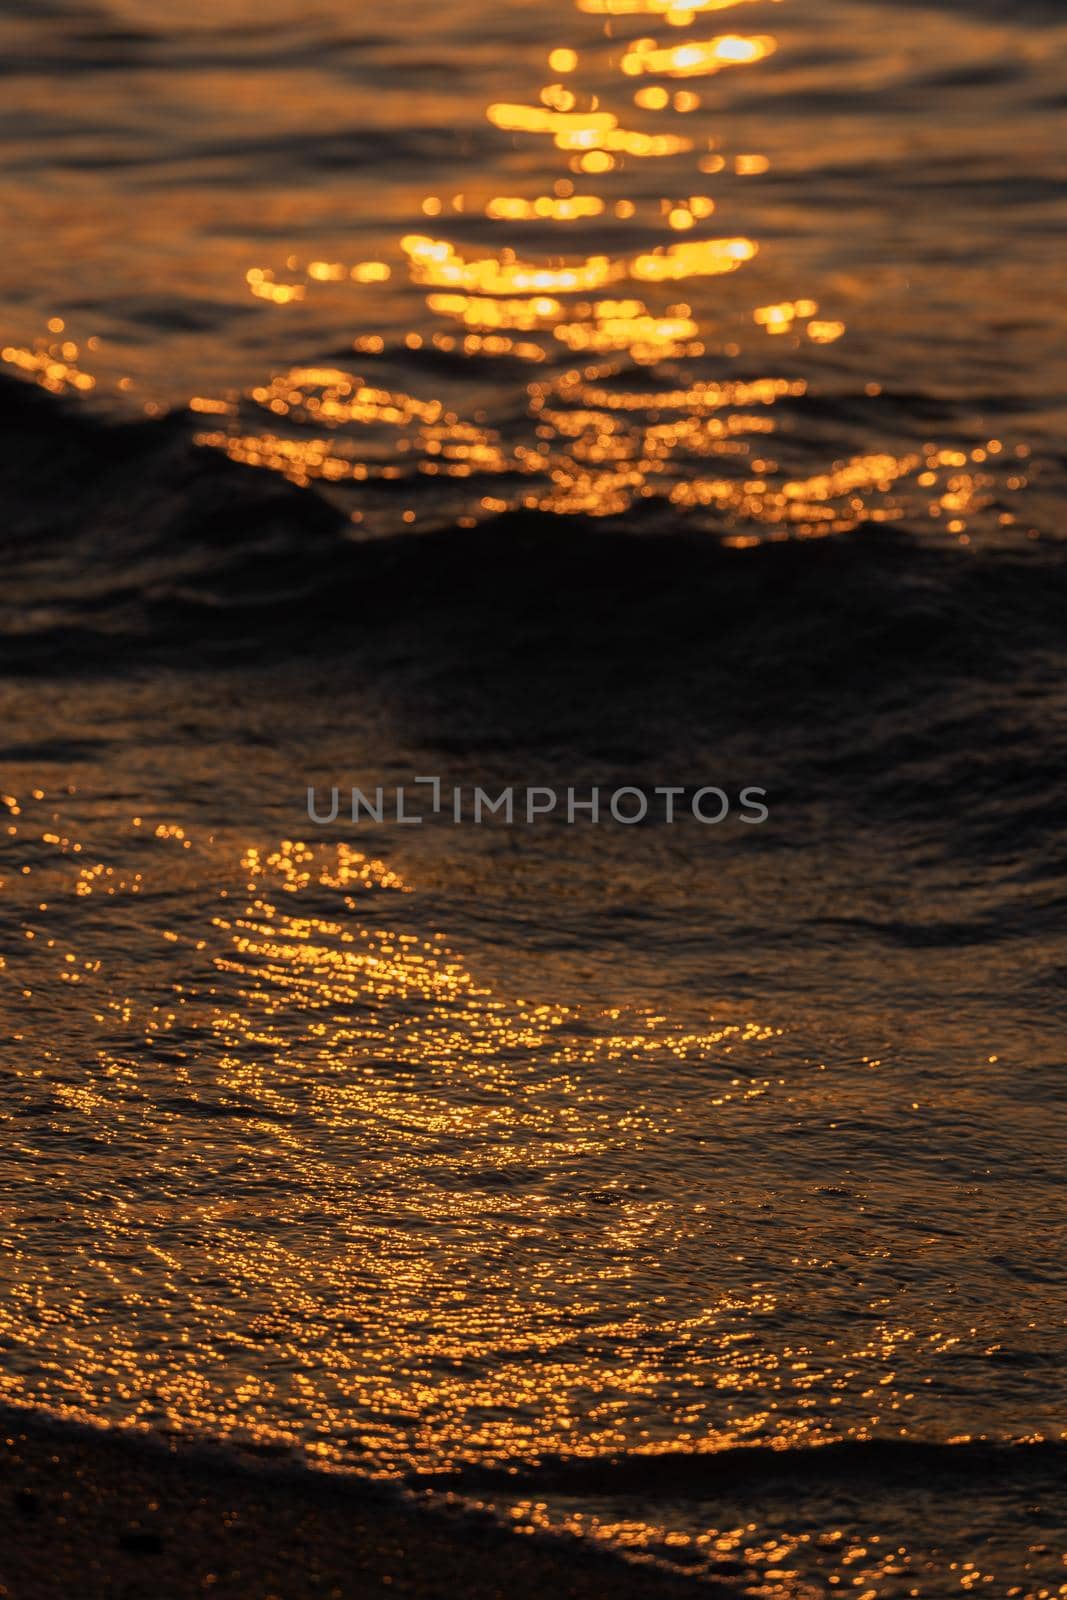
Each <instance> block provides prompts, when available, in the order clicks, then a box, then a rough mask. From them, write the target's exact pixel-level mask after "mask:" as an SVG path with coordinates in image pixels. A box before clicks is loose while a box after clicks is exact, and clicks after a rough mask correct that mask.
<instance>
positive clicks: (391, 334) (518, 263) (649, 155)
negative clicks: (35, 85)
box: [0, 0, 1029, 549]
mask: <svg viewBox="0 0 1067 1600" xmlns="http://www.w3.org/2000/svg"><path fill="white" fill-rule="evenodd" d="M771 3H772V0H579V4H578V10H579V11H580V12H583V13H586V14H588V15H591V16H599V17H603V18H604V19H605V21H604V24H603V27H604V37H603V38H602V39H601V40H599V41H594V42H591V43H589V44H586V45H583V47H582V48H580V49H579V48H576V47H575V46H574V45H573V44H572V43H570V42H569V41H567V40H561V41H560V42H559V43H558V44H556V45H553V46H550V47H548V48H547V49H545V50H544V51H543V54H541V56H540V60H541V62H542V67H541V70H542V71H544V69H545V67H547V70H548V73H549V74H551V76H550V78H549V81H547V82H545V83H542V84H540V85H538V84H537V83H530V84H529V87H528V89H527V90H526V94H525V96H524V97H521V98H494V99H491V100H490V101H489V103H488V104H487V105H485V106H484V118H485V121H486V123H487V125H488V128H489V129H490V130H492V135H493V138H494V141H495V143H494V149H495V150H496V151H497V152H498V154H497V157H496V158H495V159H496V165H495V166H494V167H493V168H492V169H491V170H490V171H489V172H488V173H487V174H486V177H485V180H484V184H483V185H482V187H480V188H479V187H478V186H477V185H476V184H472V185H471V188H470V192H466V191H464V190H459V191H458V192H454V193H451V192H449V191H448V190H447V189H442V191H441V192H440V193H437V194H429V195H427V194H423V195H422V196H421V198H416V199H413V200H412V202H411V205H410V207H409V220H408V224H407V226H406V227H402V228H398V229H397V230H396V232H395V233H393V234H392V236H391V240H390V241H389V242H387V241H386V240H384V239H383V240H382V242H381V245H380V248H378V249H376V250H375V252H374V253H373V254H368V255H365V256H364V255H361V256H359V257H358V258H357V259H351V258H349V257H346V256H343V255H340V254H335V253H332V252H331V253H327V252H325V251H322V252H321V253H319V254H310V253H309V254H307V255H303V254H297V253H290V254H283V255H282V256H281V257H280V258H279V259H277V260H274V261H270V260H262V259H261V261H260V262H259V263H257V264H255V265H250V266H248V267H247V268H246V269H245V281H244V285H243V289H244V291H245V292H246V293H247V295H248V296H249V297H250V299H251V300H252V301H253V302H254V303H255V305H256V307H257V309H258V311H259V312H260V313H262V314H264V315H267V316H270V317H273V316H277V317H279V319H281V318H285V319H302V318H305V319H312V320H311V321H310V322H307V323H304V322H300V323H299V326H308V327H309V328H312V329H313V328H314V327H315V325H316V324H315V323H314V320H313V319H314V318H315V317H316V316H318V315H319V314H320V308H322V307H324V306H325V305H326V303H327V302H326V299H325V297H327V296H330V297H333V298H334V299H343V301H344V304H345V305H348V304H349V302H351V315H352V318H353V319H354V322H355V328H354V331H353V333H352V334H351V335H350V336H349V340H348V343H349V347H350V358H348V359H346V357H345V356H344V354H343V352H342V351H341V350H339V349H338V348H336V346H334V347H332V348H331V352H330V355H329V357H328V358H327V359H326V360H324V361H318V360H313V361H309V362H294V363H282V364H280V365H279V368H278V370H277V371H275V372H273V373H272V374H271V375H270V376H268V377H266V378H265V379H264V380H262V381H259V382H256V383H253V384H251V385H250V386H248V387H247V388H246V389H245V390H244V392H243V393H240V392H236V391H231V392H227V393H218V394H212V393H211V392H210V390H205V391H202V392H198V393H196V394H195V395H193V396H192V397H191V399H190V400H189V402H188V404H189V410H190V412H191V413H192V414H193V416H194V417H195V418H197V420H198V422H200V423H201V424H202V425H201V426H200V427H199V429H198V431H197V432H196V434H195V435H194V437H195V440H196V442H197V443H198V444H199V445H201V446H203V447H205V448H209V449H215V450H220V451H222V452H224V453H225V454H227V455H228V456H230V457H231V458H232V459H233V460H235V461H238V462H241V463H242V464H245V465H248V466H253V467H260V468H264V469H267V470H271V471H275V472H278V473H280V474H282V475H284V476H285V477H287V478H289V479H290V480H291V481H292V482H294V483H296V484H298V485H301V486H307V485H310V484H313V483H314V484H318V485H320V486H321V487H323V488H324V489H325V490H326V491H327V492H329V493H330V494H332V495H334V496H335V497H337V498H338V500H339V503H340V504H341V505H342V506H343V507H344V509H345V510H346V511H347V512H348V514H349V515H350V517H351V520H352V523H353V524H354V525H357V526H358V527H359V528H360V530H361V534H362V535H364V536H366V535H374V534H377V533H390V532H393V531H395V530H396V527H397V522H398V512H399V514H400V517H401V518H402V521H403V523H404V524H406V525H410V524H411V523H418V524H419V525H420V526H421V527H446V526H449V525H454V524H456V523H459V524H461V525H470V523H471V522H476V521H478V520H480V519H482V518H485V517H491V516H497V515H500V514H502V513H505V512H507V511H509V510H517V509H526V510H538V511H544V512H549V513H554V514H558V515H563V516H569V515H573V514H583V515H587V516H591V517H621V516H625V515H627V514H628V513H633V512H635V511H638V510H640V511H641V513H642V514H643V515H646V516H648V517H651V518H652V519H653V520H655V519H656V517H657V515H659V516H660V517H661V524H662V525H669V523H667V522H666V520H665V519H668V518H670V519H673V521H674V522H675V523H677V522H679V521H684V522H687V523H689V524H692V525H694V526H695V527H697V528H700V529H706V530H707V531H708V532H709V533H710V534H713V535H717V536H719V537H721V538H722V539H723V540H724V541H725V542H726V543H727V544H729V545H731V546H733V547H735V548H737V549H745V548H748V547H750V546H752V545H754V544H757V543H759V542H761V541H762V540H764V539H767V538H782V537H790V536H799V537H811V536H817V535H822V534H827V533H834V534H840V533H847V532H849V531H852V530H854V529H856V528H858V527H860V526H861V525H863V524H868V523H885V522H899V521H903V520H910V521H912V522H921V523H922V524H924V525H925V526H926V527H927V528H928V529H930V530H937V531H939V532H940V533H942V534H944V535H945V536H948V537H951V538H953V539H956V540H958V541H960V542H962V543H966V542H968V541H969V540H970V538H971V536H972V534H973V533H975V532H979V531H982V532H984V531H986V530H994V529H995V530H998V531H999V530H1005V529H1010V528H1012V527H1013V526H1014V525H1015V523H1016V521H1017V516H1016V513H1015V512H1014V510H1013V509H1012V497H1013V496H1014V495H1016V494H1017V493H1018V492H1019V491H1020V490H1022V489H1025V488H1027V487H1028V483H1029V476H1028V469H1027V468H1026V466H1025V462H1026V460H1027V456H1028V451H1027V449H1026V447H1025V446H1017V447H1013V448H1011V449H1003V448H1002V447H1001V445H1000V441H997V440H995V439H982V438H977V439H971V440H969V441H968V442H967V444H966V445H965V446H963V447H960V446H955V447H952V448H949V447H945V446H943V445H940V444H938V443H937V442H935V441H922V442H916V441H912V442H910V443H908V444H906V445H905V446H904V447H903V448H899V447H898V448H893V447H892V446H890V445H889V444H888V443H886V445H885V446H884V447H878V448H872V447H871V445H870V442H869V441H870V438H871V436H872V433H877V428H878V425H877V419H876V417H875V413H874V411H873V410H871V409H870V408H872V407H876V406H877V403H878V402H879V401H880V397H881V396H882V389H881V386H880V384H879V382H878V379H877V374H875V375H873V376H872V377H871V378H870V379H868V380H866V381H864V382H863V383H862V384H861V386H860V387H861V392H860V393H859V395H858V396H857V395H856V394H854V393H853V394H851V395H849V396H848V398H847V405H848V407H850V408H851V409H852V410H854V411H855V413H856V416H857V417H859V416H860V415H861V414H862V415H866V414H867V412H866V411H865V410H864V408H867V410H868V411H870V417H871V422H870V426H869V427H867V428H865V429H860V428H858V427H857V428H856V429H855V431H854V433H853V435H852V437H854V438H856V443H857V446H859V447H857V448H853V449H850V448H848V445H847V444H845V443H844V441H841V442H840V443H837V442H835V444H834V445H831V446H829V447H827V446H826V444H825V443H824V442H821V441H823V439H824V430H823V429H822V428H821V427H819V426H818V425H817V422H816V424H815V425H814V426H813V419H817V418H818V406H819V403H820V400H821V395H822V392H823V386H824V383H825V381H826V380H825V379H824V380H822V381H820V378H819V375H818V374H819V371H820V370H822V371H824V372H825V373H826V374H827V375H828V378H829V382H830V385H831V389H830V392H831V393H833V392H835V391H834V389H833V385H834V383H835V382H837V381H838V378H837V374H839V373H840V372H841V371H842V370H843V369H842V368H841V367H840V366H835V365H834V363H835V361H837V360H838V347H839V346H840V345H841V344H842V341H844V340H845V338H846V335H847V331H848V328H847V322H846V318H845V317H844V316H843V315H842V314H841V311H842V305H841V301H840V295H839V294H838V293H837V292H835V288H834V285H833V284H825V285H823V286H822V287H821V289H820V293H819V297H818V299H816V298H814V297H813V296H811V295H810V294H808V293H806V292H805V293H799V294H797V293H789V294H783V292H782V287H783V285H782V278H783V272H784V271H786V270H788V267H787V264H786V263H784V262H783V260H782V250H781V247H780V246H778V247H776V249H775V251H774V252H773V254H774V260H773V261H766V260H765V259H764V257H765V255H766V252H764V253H763V254H761V250H760V243H759V240H758V238H756V237H755V236H754V232H756V231H758V229H753V228H752V227H751V226H750V225H751V224H753V223H757V222H758V221H759V212H758V210H757V211H753V210H752V208H751V207H749V206H747V205H746V204H745V202H744V199H743V197H742V196H741V194H740V193H739V182H738V180H744V181H745V182H747V181H749V180H758V179H759V178H760V177H762V176H763V175H765V174H766V173H767V172H768V171H769V169H770V160H769V158H768V156H767V155H765V154H763V153H762V152H760V151H759V150H758V149H752V148H751V146H750V145H749V146H748V147H747V148H745V147H742V148H739V149H731V148H729V145H728V144H727V143H726V142H725V139H724V130H725V131H727V132H728V129H729V122H728V121H727V120H726V119H725V118H723V117H721V116H720V115H719V114H718V113H715V114H714V115H713V113H712V112H711V111H710V110H709V109H708V108H707V107H706V106H705V105H704V101H703V99H702V95H701V93H700V92H696V91H694V89H692V88H689V87H687V86H685V85H684V84H683V83H682V82H681V80H688V79H693V80H695V79H699V78H707V77H716V76H717V75H718V74H720V73H722V72H723V71H724V70H725V69H727V68H728V69H730V76H731V80H732V79H733V78H734V77H735V76H736V75H737V74H738V73H739V72H740V73H744V72H746V71H748V70H749V69H753V68H757V67H758V66H759V64H760V63H765V62H767V61H768V59H770V58H772V57H773V56H774V55H775V54H776V52H777V50H778V40H777V39H776V37H775V36H774V35H772V34H770V33H768V32H766V31H765V30H763V29H761V30H759V31H754V32H752V33H751V34H749V33H734V32H723V33H717V34H713V35H712V36H710V37H709V36H708V35H707V21H708V19H709V18H710V17H714V16H715V15H716V14H718V13H726V12H729V11H733V10H736V9H738V8H739V7H740V6H741V5H742V4H743V5H745V7H746V10H747V8H748V7H750V6H758V7H759V9H760V12H761V13H763V14H764V15H769V8H770V5H771ZM640 17H649V18H653V19H655V20H656V22H657V23H658V24H662V25H663V27H664V28H665V29H667V30H668V31H666V32H661V33H660V35H658V36H657V37H645V36H640V35H635V28H633V27H630V28H628V29H627V28H626V26H625V19H626V18H640ZM613 19H619V20H618V22H617V23H616V22H614V21H613ZM702 23H703V24H704V29H703V31H701V24H702ZM616 26H617V27H618V30H619V32H620V34H621V35H624V36H621V37H618V38H616V37H615V34H614V32H613V29H614V28H615V27H616ZM535 70H536V69H535ZM772 70H773V69H772ZM513 82H514V85H515V87H514V89H513V91H512V92H513V93H516V92H517V93H518V94H520V96H521V95H522V89H521V85H520V83H519V80H518V78H517V77H516V78H515V79H514V80H513ZM428 219H432V222H431V221H430V220H428ZM752 275H755V276H756V277H758V279H759V283H760V285H762V292H760V291H759V289H757V290H756V291H755V292H749V293H746V289H745V285H746V284H747V283H748V282H749V281H750V277H751V276H752ZM735 279H736V280H737V281H736V283H735V282H734V281H732V280H735ZM768 289H770V290H771V293H768V292H767V291H768ZM376 308H380V312H379V311H378V310H376ZM98 345H99V341H97V340H96V339H95V338H90V339H89V340H88V341H87V343H85V342H81V341H76V340H75V339H73V338H72V336H71V335H70V333H69V332H68V331H67V330H66V328H65V325H64V323H63V321H62V320H61V319H58V318H57V319H54V321H53V322H52V323H50V325H49V332H48V333H47V335H44V336H42V337H41V338H40V339H38V340H37V341H36V343H34V344H32V345H31V344H25V345H9V346H6V347H5V348H4V349H3V350H2V351H0V356H2V359H3V361H4V362H5V363H7V364H9V365H10V366H12V367H14V368H15V369H17V370H19V371H21V372H23V373H25V374H26V375H28V376H30V377H32V378H33V379H34V380H35V381H36V382H37V383H39V384H41V385H42V386H43V387H45V388H47V389H49V390H51V391H52V392H54V393H57V394H61V393H64V392H68V391H73V392H83V393H87V392H89V391H91V390H93V389H94V388H96V387H97V382H98V380H97V378H96V377H95V376H93V375H92V374H91V373H90V372H89V371H87V370H86V359H87V358H86V356H85V354H84V351H85V350H90V351H92V350H93V349H94V348H98ZM769 355H772V356H773V357H774V358H775V360H776V362H777V364H778V370H777V371H773V370H772V371H770V372H768V371H767V368H766V366H765V362H766V361H767V359H768V356H769ZM352 358H354V364H353V363H352ZM820 361H821V362H823V363H827V365H826V366H825V367H824V368H822V369H820V367H819V363H820ZM501 384H503V386H504V387H503V389H502V388H501V387H500V385H501ZM132 387H135V386H134V385H133V382H132V380H131V379H128V378H123V379H122V380H121V381H120V383H119V385H118V388H119V390H120V391H125V390H127V389H128V388H132ZM505 392H506V398H504V396H505ZM665 396H666V397H667V398H665ZM143 409H144V410H145V411H146V412H148V414H150V415H151V414H155V413H156V412H157V411H158V410H159V407H158V406H157V405H156V404H155V403H154V402H152V401H148V402H147V403H146V404H145V405H144V408H143ZM863 433H865V434H866V437H867V441H868V442H867V444H866V446H865V447H863V446H862V443H861V436H862V434H863ZM804 435H807V437H806V438H805V437H804ZM995 447H996V448H995ZM709 467H710V470H709ZM402 489H406V491H407V492H405V493H404V494H403V495H402V498H401V500H400V501H399V503H398V498H397V496H398V493H399V492H400V491H401V490H402Z"/></svg>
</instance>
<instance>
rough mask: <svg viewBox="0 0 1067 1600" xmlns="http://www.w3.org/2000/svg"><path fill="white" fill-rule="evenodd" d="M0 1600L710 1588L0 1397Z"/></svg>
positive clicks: (556, 1598)
mask: <svg viewBox="0 0 1067 1600" xmlns="http://www.w3.org/2000/svg"><path fill="white" fill-rule="evenodd" d="M0 1507H2V1510H0V1527H3V1529H4V1533H3V1536H2V1538H0V1596H2V1597H3V1600H52V1597H53V1596H55V1597H57V1600H58V1597H60V1596H62V1597H64V1600H69V1597H73V1596H77V1597H78V1600H142V1597H143V1600H159V1597H166V1600H184V1597H186V1596H193V1595H196V1596H204V1595H210V1596H212V1597H213V1600H223V1597H226V1600H270V1597H276V1600H303V1597H304V1596H309V1597H310V1596H316V1597H319V1596H321V1597H328V1600H349V1597H350V1596H351V1597H355V1596H359V1597H360V1600H363V1597H365V1596H367V1597H369V1596H397V1595H408V1596H418V1597H426V1600H437V1597H441V1600H444V1597H446V1596H448V1597H454V1596H463V1597H464V1600H497V1597H505V1596H506V1597H507V1600H526V1597H530V1600H533V1597H541V1596H549V1595H551V1596H552V1597H553V1600H602V1597H603V1596H604V1595H607V1594H610V1595H612V1596H613V1597H614V1600H628V1597H631V1596H632V1597H634V1600H637V1597H644V1596H648V1597H650V1600H651V1597H656V1596H663V1597H664V1600H667V1597H671V1596H673V1597H675V1600H683V1597H685V1596H690V1597H696V1596H703V1597H704V1600H709V1596H716V1595H718V1596H720V1597H722V1596H725V1595H727V1594H728V1593H729V1591H728V1590H726V1589H725V1588H721V1587H712V1586H708V1585H707V1584H704V1583H697V1582H695V1581H689V1580H687V1579H685V1578H680V1577H679V1578H674V1577H672V1576H671V1575H669V1574H666V1573H660V1572H657V1571H655V1570H652V1569H640V1568H635V1567H631V1566H627V1565H626V1564H624V1563H622V1562H620V1561H618V1560H616V1559H615V1558H613V1557H611V1556H607V1555H601V1554H600V1553H598V1552H596V1551H590V1550H588V1549H586V1548H585V1547H579V1546H577V1545H575V1546H573V1547H572V1546H571V1545H570V1544H569V1543H567V1544H560V1545H559V1546H558V1547H554V1546H553V1544H552V1543H551V1542H550V1541H548V1540H546V1539H543V1538H531V1537H524V1536H521V1535H517V1534H512V1533H509V1532H507V1531H505V1530H503V1529H501V1528H499V1527H498V1526H496V1525H495V1524H493V1523H491V1522H489V1521H488V1520H487V1521H485V1522H482V1521H480V1520H475V1519H473V1518H471V1517H466V1516H464V1517H459V1516H457V1517H451V1516H447V1515H444V1514H437V1513H431V1512H425V1511H420V1510H418V1509H415V1508H411V1507H409V1506H406V1505H404V1504H401V1503H399V1502H397V1501H396V1500H395V1499H393V1497H392V1496H391V1495H390V1494H389V1493H388V1492H381V1491H378V1490H377V1489H375V1488H374V1486H372V1485H368V1484H366V1483H363V1482H361V1481H359V1480H343V1481H340V1480H338V1479H336V1478H332V1477H327V1476H326V1475H325V1474H322V1475H320V1474H316V1473H313V1472H305V1471H297V1470H295V1469H293V1468H290V1467H278V1466H273V1465H270V1464H267V1465H265V1466H263V1467H262V1468H260V1467H259V1466H258V1465H249V1466H248V1467H245V1466H243V1465H241V1464H240V1463H239V1462H237V1461H235V1460H232V1459H230V1458H227V1457H225V1456H224V1455H222V1453H221V1452H218V1453H213V1452H211V1451H209V1450H205V1449H202V1448H196V1447H184V1446H175V1447H174V1448H173V1449H167V1448H164V1447H161V1446H160V1445H159V1444H158V1443H156V1442H155V1441H152V1440H145V1439H142V1438H139V1437H136V1436H131V1435H121V1434H115V1433H106V1432H103V1431H96V1430H90V1429H83V1428H67V1427H63V1426H60V1425H57V1424H55V1423H52V1422H49V1421H46V1420H42V1419H41V1418H39V1417H37V1416H35V1415H34V1414H32V1413H29V1412H23V1411H16V1410H8V1409H6V1408H2V1409H0Z"/></svg>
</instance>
